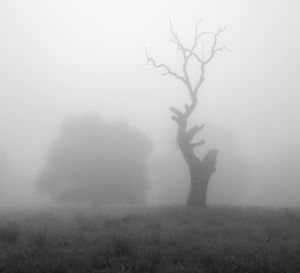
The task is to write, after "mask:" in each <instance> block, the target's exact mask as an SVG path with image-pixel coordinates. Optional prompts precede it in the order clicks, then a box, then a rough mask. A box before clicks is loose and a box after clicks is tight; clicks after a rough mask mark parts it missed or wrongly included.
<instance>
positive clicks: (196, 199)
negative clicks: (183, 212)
mask: <svg viewBox="0 0 300 273" xmlns="http://www.w3.org/2000/svg"><path fill="white" fill-rule="evenodd" d="M186 118H187V117H186ZM186 123H187V120H185V119H181V120H180V121H179V120H177V124H178V132H177V143H178V145H179V148H180V150H181V153H182V155H183V157H184V159H185V161H186V164H187V165H188V168H189V173H190V190H189V195H188V198H187V201H186V205H187V206H191V207H205V206H206V205H207V188H208V182H209V180H210V177H211V175H212V173H214V172H215V170H216V168H215V165H216V163H217V161H216V159H217V153H218V151H217V150H216V149H212V150H209V151H208V152H207V153H206V154H205V156H204V157H203V159H202V160H200V159H199V158H198V157H197V156H196V155H195V153H194V148H195V147H196V146H195V145H194V144H193V143H191V142H190V141H191V140H192V139H193V137H191V132H195V131H197V132H199V131H200V130H201V129H202V128H203V126H201V127H199V126H194V127H193V128H197V129H193V128H192V129H190V130H188V131H187V130H186V127H187V126H186ZM198 128H200V129H198ZM194 135H195V134H194ZM194 135H193V136H194ZM199 143H201V144H203V143H204V141H202V142H199ZM201 144H200V145H201ZM197 146H198V145H197Z"/></svg>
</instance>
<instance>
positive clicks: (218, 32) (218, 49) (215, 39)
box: [204, 27, 226, 64]
mask: <svg viewBox="0 0 300 273" xmlns="http://www.w3.org/2000/svg"><path fill="white" fill-rule="evenodd" d="M225 30H226V27H223V28H220V29H219V30H218V31H217V32H216V33H214V34H213V35H214V42H213V45H212V48H211V53H210V56H209V57H208V59H207V60H206V61H204V63H205V64H208V63H209V62H210V61H211V60H212V59H213V57H214V55H215V53H216V52H218V51H222V50H224V48H225V47H220V48H216V45H217V38H218V36H219V35H220V34H221V33H222V32H224V31H225Z"/></svg>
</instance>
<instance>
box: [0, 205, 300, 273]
mask: <svg viewBox="0 0 300 273" xmlns="http://www.w3.org/2000/svg"><path fill="white" fill-rule="evenodd" d="M0 272H5V273H6V272H7V273H8V272H18V273H21V272H28V273H35V272H46V273H47V272H53V273H54V272H56V273H63V272H74V273H75V272H76V273H77V272H153V273H156V272H170V273H177V272H189V273H193V272H214V273H217V272H220V273H227V272H228V273H235V272H236V273H250V272H251V273H252V272H278V273H284V272H300V211H299V210H292V209H262V208H222V207H211V208H208V209H205V210H198V211H197V210H193V209H188V208H183V207H174V208H152V209H151V208H145V209H138V210H136V211H135V212H131V213H129V212H128V211H121V212H116V211H114V212H112V213H109V212H108V211H102V212H97V213H96V212H93V213H90V212H89V213H85V212H82V211H81V212H79V211H77V212H74V211H73V212H72V213H68V214H67V213H65V212H59V213H58V212H54V211H51V212H49V211H48V212H26V213H25V212H23V213H21V212H19V213H17V212H14V213H6V214H2V216H1V217H0Z"/></svg>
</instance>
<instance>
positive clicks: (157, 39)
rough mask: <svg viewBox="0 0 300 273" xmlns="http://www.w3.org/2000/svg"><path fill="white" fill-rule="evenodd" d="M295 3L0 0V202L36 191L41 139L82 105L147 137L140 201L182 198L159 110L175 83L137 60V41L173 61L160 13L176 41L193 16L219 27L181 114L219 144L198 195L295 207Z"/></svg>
mask: <svg viewBox="0 0 300 273" xmlns="http://www.w3.org/2000/svg"><path fill="white" fill-rule="evenodd" d="M299 11H300V2H299V1H298V0H288V1H279V0H276V1H274V0H265V1H258V0H254V1H238V0H227V1H221V0H205V1H204V0H203V1H199V0H186V1H171V0H154V1H153V0H151V1H150V0H149V1H147V0H127V1H121V0H119V1H116V0H112V1H99V0H98V1H96V0H85V1H83V0H52V1H46V0H35V1H34V0H27V1H22V0H9V1H8V0H7V1H5V0H3V1H1V2H0V94H1V99H0V133H1V134H0V151H1V155H0V160H2V158H3V160H2V161H3V162H5V168H4V169H5V174H3V175H4V176H6V179H2V180H1V184H0V198H1V199H2V202H1V201H0V204H2V206H3V204H5V205H6V206H8V204H10V205H12V204H23V205H34V204H36V202H37V201H43V200H42V199H41V198H40V197H39V196H38V195H37V194H36V193H35V189H34V183H35V180H36V177H37V174H38V173H39V172H40V170H41V169H42V168H43V164H44V159H45V155H46V154H47V149H48V145H49V144H50V143H51V142H52V141H53V140H54V139H55V138H56V136H57V135H58V133H59V129H60V125H61V123H62V122H63V120H65V119H66V118H67V117H68V116H70V115H84V114H86V113H97V114H99V115H100V116H101V117H102V118H104V119H105V120H107V121H109V122H110V121H113V120H120V119H121V120H128V121H129V122H130V123H131V124H132V125H133V126H135V127H137V128H140V129H141V130H142V131H143V132H145V133H146V134H147V135H148V136H149V137H151V138H153V139H154V142H155V153H154V154H153V156H152V158H151V160H150V161H149V174H150V176H151V180H152V188H151V190H150V192H149V195H148V201H149V203H150V204H153V203H154V204H161V203H168V204H178V203H179V204H180V203H183V202H184V199H185V197H186V193H187V190H188V173H187V170H186V166H185V163H184V161H183V159H182V158H181V155H180V152H179V150H177V149H176V146H175V144H174V140H175V124H174V123H173V122H172V121H171V120H170V112H169V110H168V108H169V107H170V106H178V107H181V106H182V105H184V104H185V103H186V99H187V97H186V94H185V92H186V91H185V90H184V87H183V86H182V85H181V83H179V82H178V81H176V80H174V79H173V78H170V77H168V76H165V77H161V76H160V74H161V71H158V70H156V69H154V68H153V67H151V65H148V66H147V65H146V66H145V65H144V64H145V61H146V58H145V53H144V47H145V46H147V48H148V50H149V52H150V53H151V55H152V56H154V57H155V58H156V59H157V60H158V61H160V62H165V63H168V64H169V65H170V66H172V67H174V69H180V66H179V64H180V61H181V60H180V55H178V52H177V51H176V48H175V47H174V45H173V44H172V43H170V35H169V26H168V19H171V20H172V22H173V25H174V29H176V30H177V31H178V34H179V35H180V37H181V38H182V39H183V40H184V41H185V42H186V43H190V42H191V39H192V35H193V31H194V26H195V23H196V22H197V21H198V20H199V19H203V22H202V23H201V25H200V26H201V28H200V29H201V30H203V31H207V30H212V31H214V30H217V29H218V28H219V27H223V26H227V27H228V28H227V30H226V31H225V32H224V33H223V34H222V38H221V39H220V43H221V45H223V44H224V45H226V46H227V47H228V48H230V49H232V50H233V51H232V52H223V53H222V54H219V55H218V56H216V58H215V59H214V60H213V62H212V63H211V64H210V65H209V68H208V70H207V75H206V81H205V83H204V85H203V86H202V89H201V91H200V98H199V102H200V103H199V108H198V110H197V111H196V112H195V113H194V116H193V121H194V122H196V121H197V122H199V123H202V122H205V123H206V127H205V129H204V131H203V137H204V138H205V140H206V145H205V148H204V150H205V149H209V148H218V149H219V157H218V165H217V172H216V173H215V174H214V176H213V179H212V180H211V182H210V184H209V202H210V203H212V204H230V205H235V204H238V205H239V204H240V205H248V204H250V205H275V206H290V205H297V206H299V205H300V199H299V195H300V181H299V178H300V168H299V162H300V160H299V159H300V158H299V157H300V155H299V154H300V153H299V152H300V144H299V139H300V130H299V125H300V95H299V91H300V79H299V71H300V53H299V48H300V31H299V28H298V27H299V25H300V17H299ZM202 152H203V151H202V150H201V149H199V153H200V154H201V153H202ZM4 201H5V202H4ZM40 204H41V203H40Z"/></svg>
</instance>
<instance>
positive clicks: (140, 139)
mask: <svg viewBox="0 0 300 273" xmlns="http://www.w3.org/2000/svg"><path fill="white" fill-rule="evenodd" d="M151 150H152V143H151V141H150V140H149V139H148V138H147V137H146V136H145V135H144V134H143V133H142V132H140V131H139V130H137V129H134V128H131V127H130V126H129V125H128V124H126V123H122V122H117V123H113V124H107V123H105V122H104V121H102V120H101V119H99V118H98V117H96V116H87V117H83V118H71V119H69V120H67V121H66V122H65V123H64V124H63V126H62V129H61V133H60V136H59V137H58V139H57V140H56V141H54V143H52V145H51V146H50V148H49V152H48V156H47V159H46V166H45V169H44V171H43V172H42V173H41V175H40V177H39V180H38V183H37V187H38V191H39V192H40V193H43V194H49V195H51V196H52V197H54V198H55V199H56V200H59V201H88V202H92V203H93V204H99V203H130V204H133V203H139V202H143V201H144V199H145V195H146V190H147V186H148V177H147V169H146V160H147V158H148V156H149V155H150V153H151Z"/></svg>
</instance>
